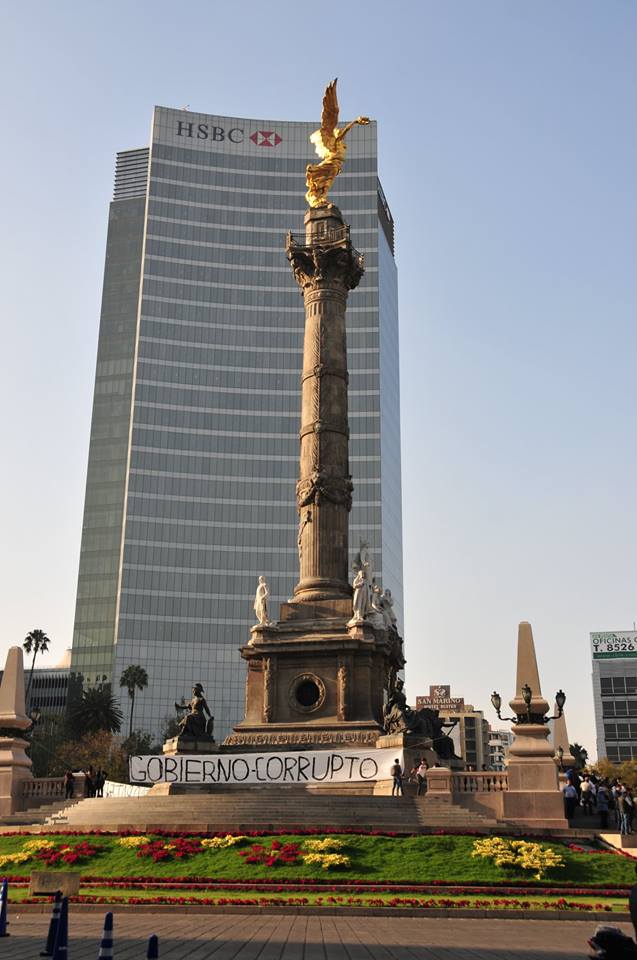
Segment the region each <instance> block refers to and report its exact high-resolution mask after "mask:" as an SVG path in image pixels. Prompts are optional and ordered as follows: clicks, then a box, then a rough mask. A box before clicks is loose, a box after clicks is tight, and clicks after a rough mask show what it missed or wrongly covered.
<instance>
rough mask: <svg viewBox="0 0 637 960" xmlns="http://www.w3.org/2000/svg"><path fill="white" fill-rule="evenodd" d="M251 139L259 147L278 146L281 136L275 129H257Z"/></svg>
mask: <svg viewBox="0 0 637 960" xmlns="http://www.w3.org/2000/svg"><path fill="white" fill-rule="evenodd" d="M250 139H251V140H252V142H253V143H256V145H257V147H278V145H279V144H280V143H281V137H280V136H279V135H278V133H275V131H274V130H255V131H254V133H252V134H250Z"/></svg>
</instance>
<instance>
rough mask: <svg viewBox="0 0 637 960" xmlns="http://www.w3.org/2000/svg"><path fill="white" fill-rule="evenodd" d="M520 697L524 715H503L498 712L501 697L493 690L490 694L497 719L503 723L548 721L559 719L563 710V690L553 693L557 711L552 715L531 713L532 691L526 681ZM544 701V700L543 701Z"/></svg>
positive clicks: (564, 699)
mask: <svg viewBox="0 0 637 960" xmlns="http://www.w3.org/2000/svg"><path fill="white" fill-rule="evenodd" d="M522 699H523V701H524V704H525V706H526V715H525V714H522V715H521V716H517V717H503V716H502V714H501V713H500V710H501V708H502V697H501V696H500V694H499V693H497V691H495V690H494V691H493V693H492V694H491V703H492V705H493V709H494V710H495V712H496V713H497V715H498V720H502V721H503V722H504V723H513V724H518V723H550V722H551V720H559V718H560V717H561V716H562V713H563V712H564V704H565V703H566V694H565V693H564V691H563V690H558V691H557V693H556V694H555V705H556V707H557V713H556V715H555V716H554V717H547V716H545V715H544V714H543V713H531V703H532V701H533V691H532V690H531V688H530V686H529V685H528V683H525V684H524V686H523V687H522ZM544 703H546V701H544Z"/></svg>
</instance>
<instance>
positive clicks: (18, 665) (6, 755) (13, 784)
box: [0, 647, 33, 816]
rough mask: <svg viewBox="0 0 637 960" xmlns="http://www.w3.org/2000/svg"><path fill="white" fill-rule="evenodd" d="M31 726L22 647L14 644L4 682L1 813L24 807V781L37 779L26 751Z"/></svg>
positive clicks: (0, 731) (0, 706)
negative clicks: (25, 689)
mask: <svg viewBox="0 0 637 960" xmlns="http://www.w3.org/2000/svg"><path fill="white" fill-rule="evenodd" d="M31 726H32V723H31V720H30V719H29V718H28V717H27V715H26V709H25V705H24V665H23V660H22V648H21V647H10V649H9V652H8V654H7V661H6V664H5V667H4V673H3V675H2V684H0V816H6V815H7V814H10V813H15V812H16V811H17V810H22V809H24V802H23V797H22V790H23V785H24V781H25V780H32V779H33V774H32V772H31V760H30V759H29V757H27V755H26V753H25V752H24V751H25V749H26V747H27V746H28V741H27V740H25V739H24V733H25V731H27V730H28V729H29V728H30V727H31Z"/></svg>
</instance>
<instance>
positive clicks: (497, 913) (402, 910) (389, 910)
mask: <svg viewBox="0 0 637 960" xmlns="http://www.w3.org/2000/svg"><path fill="white" fill-rule="evenodd" d="M9 907H10V909H11V912H12V913H13V914H14V915H16V916H17V915H19V914H21V913H35V914H46V915H47V916H48V915H49V914H50V912H51V904H50V903H43V904H39V903H25V904H24V905H23V906H21V905H20V904H19V903H13V904H11V903H10V904H9ZM109 908H110V909H111V910H112V912H113V913H120V912H121V913H179V914H183V913H192V914H209V913H220V914H224V913H235V914H236V913H239V914H241V913H243V914H256V915H257V916H323V917H343V916H347V917H396V918H397V917H436V918H444V919H451V918H453V917H457V918H458V919H464V920H588V921H589V922H591V923H599V922H601V921H607V922H608V923H611V922H614V923H630V914H629V913H602V912H598V911H591V912H590V913H589V912H585V911H583V910H582V911H580V910H471V909H468V908H458V909H445V908H431V909H427V908H426V907H310V906H308V907H288V906H281V907H276V906H250V905H246V906H232V905H224V906H222V907H213V906H210V905H202V906H198V905H197V904H194V903H184V904H176V903H175V904H173V903H163V904H162V903H158V904H152V903H149V904H139V903H119V904H118V903H110V904H109V903H73V904H69V914H73V913H104V911H105V910H107V909H109Z"/></svg>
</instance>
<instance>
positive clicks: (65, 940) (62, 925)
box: [53, 897, 69, 960]
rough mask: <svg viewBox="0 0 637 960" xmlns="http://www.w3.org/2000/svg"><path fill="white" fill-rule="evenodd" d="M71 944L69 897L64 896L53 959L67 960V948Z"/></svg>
mask: <svg viewBox="0 0 637 960" xmlns="http://www.w3.org/2000/svg"><path fill="white" fill-rule="evenodd" d="M68 945H69V898H68V897H64V899H63V900H62V908H61V910H60V921H59V923H58V929H57V933H56V935H55V946H54V947H53V960H67V948H68Z"/></svg>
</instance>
